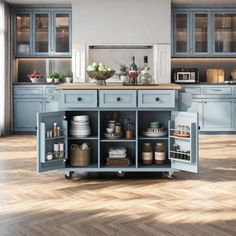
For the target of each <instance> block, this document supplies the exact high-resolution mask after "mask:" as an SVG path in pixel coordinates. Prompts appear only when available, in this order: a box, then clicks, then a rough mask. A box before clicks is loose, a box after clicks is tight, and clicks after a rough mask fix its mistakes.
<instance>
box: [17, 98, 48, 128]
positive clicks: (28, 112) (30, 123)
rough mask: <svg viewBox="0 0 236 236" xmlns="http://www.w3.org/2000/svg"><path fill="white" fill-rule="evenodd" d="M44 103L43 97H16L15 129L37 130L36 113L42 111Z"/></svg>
mask: <svg viewBox="0 0 236 236" xmlns="http://www.w3.org/2000/svg"><path fill="white" fill-rule="evenodd" d="M43 107H44V103H43V101H42V99H29V98H24V99H21V98H15V99H14V116H13V120H14V131H15V132H34V131H36V129H35V128H36V115H37V113H38V112H42V111H43Z"/></svg>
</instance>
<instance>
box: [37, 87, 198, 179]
mask: <svg viewBox="0 0 236 236" xmlns="http://www.w3.org/2000/svg"><path fill="white" fill-rule="evenodd" d="M181 89H182V87H181V86H180V85H176V84H162V85H161V84H160V85H154V86H97V85H92V84H62V85H58V86H57V90H58V92H59V111H57V112H45V113H39V114H38V120H37V127H38V129H37V138H38V171H39V172H43V171H49V170H55V169H61V170H63V171H65V172H67V174H66V177H67V178H71V177H72V174H73V172H117V173H118V174H120V175H122V174H123V173H124V172H167V173H168V175H169V176H170V177H171V176H172V174H173V172H174V171H177V170H184V171H190V172H195V173H197V172H198V114H197V113H192V112H179V111H178V93H179V91H180V90H181ZM79 116H85V117H88V118H89V126H90V127H89V129H90V130H91V132H90V134H89V135H84V136H80V135H77V136H75V135H74V133H73V132H74V131H75V130H74V128H73V127H74V125H75V118H74V117H79ZM112 119H113V120H116V121H115V122H116V123H117V122H118V124H119V126H120V136H117V137H115V138H109V137H110V136H109V135H108V134H107V133H106V130H107V128H108V125H109V122H111V120H112ZM125 120H129V123H130V125H132V128H131V129H130V131H132V135H131V136H126V126H125V125H123V123H124V121H125ZM55 123H56V124H57V126H58V127H60V130H61V133H60V135H58V136H52V137H48V133H49V132H50V131H51V130H53V124H55ZM154 123H155V125H157V126H156V127H154V126H152V125H154ZM184 127H185V128H184ZM182 128H183V129H185V131H184V130H182ZM154 129H155V130H154ZM180 129H181V131H180ZM186 129H187V130H186ZM150 132H151V133H150ZM72 134H73V135H72ZM58 143H60V144H63V145H62V146H63V151H62V152H61V154H60V155H59V156H58V155H54V154H55V150H54V144H58ZM84 143H87V144H88V145H89V147H90V150H91V151H90V156H89V163H87V164H86V165H84V166H76V165H74V164H73V163H72V160H71V158H72V155H74V154H72V153H73V151H71V148H72V147H74V145H77V147H80V146H81V145H82V144H84ZM147 143H148V145H149V147H151V149H150V150H148V151H147V150H145V145H146V146H147ZM157 143H158V144H159V145H161V146H162V149H163V150H161V151H160V152H162V157H163V156H164V160H162V162H161V163H160V162H158V161H156V160H158V155H159V154H160V153H159V154H158V153H155V147H156V145H157ZM119 147H122V148H123V149H124V150H125V153H126V154H127V158H128V160H129V162H128V164H127V165H125V166H122V165H115V164H114V165H110V162H109V161H108V160H109V158H110V157H109V153H110V150H111V149H112V148H113V149H117V148H119ZM176 147H178V149H175V148H176ZM144 151H145V152H149V157H148V158H149V161H148V164H147V162H146V159H145V155H146V154H145V152H144ZM150 153H151V154H150ZM49 154H50V155H52V156H53V158H52V159H51V157H52V156H50V160H49V159H48V155H49ZM150 155H151V157H152V158H151V160H150Z"/></svg>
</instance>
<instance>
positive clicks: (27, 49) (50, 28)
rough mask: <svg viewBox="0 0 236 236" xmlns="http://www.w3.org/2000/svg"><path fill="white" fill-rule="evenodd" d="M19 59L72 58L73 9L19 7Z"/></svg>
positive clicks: (16, 19)
mask: <svg viewBox="0 0 236 236" xmlns="http://www.w3.org/2000/svg"><path fill="white" fill-rule="evenodd" d="M14 32H15V36H14V41H15V43H14V45H15V50H14V51H15V56H16V57H42V56H43V57H71V8H68V7H65V8H63V9H62V8H15V9H14Z"/></svg>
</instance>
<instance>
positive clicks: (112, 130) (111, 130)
mask: <svg viewBox="0 0 236 236" xmlns="http://www.w3.org/2000/svg"><path fill="white" fill-rule="evenodd" d="M106 130H107V133H108V134H112V133H114V128H107V129H106Z"/></svg>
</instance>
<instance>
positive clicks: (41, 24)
mask: <svg viewBox="0 0 236 236" xmlns="http://www.w3.org/2000/svg"><path fill="white" fill-rule="evenodd" d="M48 21H49V19H48V14H35V52H39V53H40V52H41V53H42V52H48V24H49V22H48Z"/></svg>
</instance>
